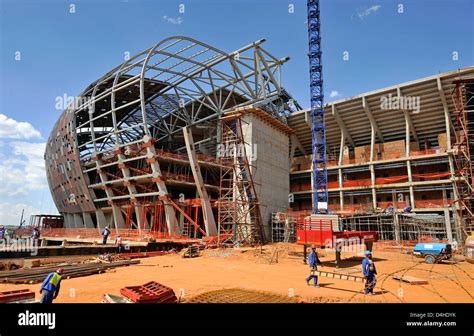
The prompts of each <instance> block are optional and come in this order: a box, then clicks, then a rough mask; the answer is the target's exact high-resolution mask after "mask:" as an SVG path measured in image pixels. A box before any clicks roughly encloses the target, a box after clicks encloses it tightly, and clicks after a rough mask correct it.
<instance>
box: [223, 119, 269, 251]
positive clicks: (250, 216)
mask: <svg viewBox="0 0 474 336" xmlns="http://www.w3.org/2000/svg"><path fill="white" fill-rule="evenodd" d="M247 145H248V144H246V142H245V140H244V138H243V132H242V120H241V118H240V115H239V114H230V115H227V116H224V117H222V118H221V143H220V151H219V153H218V156H219V158H220V184H219V201H218V218H219V224H218V243H219V244H226V243H229V242H232V243H233V244H234V245H239V244H242V243H250V244H254V243H264V242H265V237H264V231H263V223H262V217H261V214H260V204H259V201H258V198H257V193H256V191H255V184H254V182H253V177H252V172H251V170H250V164H249V162H248V158H247V154H246V146H247Z"/></svg>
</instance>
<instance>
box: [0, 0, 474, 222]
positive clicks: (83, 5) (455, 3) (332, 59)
mask: <svg viewBox="0 0 474 336" xmlns="http://www.w3.org/2000/svg"><path fill="white" fill-rule="evenodd" d="M71 3H72V4H74V5H75V13H70V4H71ZM180 4H184V6H185V8H184V9H185V11H184V13H180V12H179V5H180ZM400 4H401V5H403V13H399V12H398V11H399V5H400ZM290 5H294V12H293V13H290V11H289V9H291V8H290V7H291V6H290ZM321 15H322V20H321V22H322V39H323V42H322V46H323V65H324V90H325V96H326V101H331V100H335V99H340V98H344V97H349V96H353V95H356V94H359V93H363V92H366V91H370V90H375V89H378V88H382V87H384V86H389V85H394V84H397V83H401V82H405V81H410V80H414V79H418V78H421V77H425V76H430V75H434V74H436V73H439V72H444V71H449V70H454V69H458V68H461V67H466V66H469V65H472V64H473V63H474V62H473V56H474V42H473V41H474V2H473V1H472V0H451V1H441V0H398V1H392V0H378V1H375V0H321ZM305 20H306V1H300V0H290V1H288V0H259V1H252V0H238V1H237V0H235V1H222V0H220V1H218V0H180V1H171V0H170V1H167V0H165V1H151V0H148V1H139V0H96V1H92V0H87V1H86V0H69V1H63V0H35V1H34V0H28V1H26V0H0V114H1V115H3V117H2V116H0V179H1V180H0V225H4V224H10V223H11V222H15V223H16V222H18V220H19V215H20V214H19V213H21V208H26V209H27V212H30V213H32V212H54V211H55V209H54V205H53V203H52V201H51V197H50V196H49V191H48V188H47V185H46V181H45V178H44V170H43V168H42V165H41V161H42V146H43V147H44V143H45V141H46V139H47V137H48V136H49V132H50V130H51V128H52V126H53V124H54V122H55V121H56V120H57V118H58V116H59V114H60V111H57V110H56V109H55V100H56V97H58V96H63V95H64V94H66V95H69V96H75V95H77V94H79V93H80V92H81V91H82V90H83V89H84V88H85V87H86V86H87V85H88V84H89V83H91V82H92V81H94V80H95V79H97V78H98V77H100V76H101V75H103V74H104V73H105V72H107V71H108V70H110V69H112V68H113V67H115V66H116V65H118V64H119V63H121V62H123V58H124V53H125V52H130V54H132V55H133V54H135V53H137V52H138V51H141V50H143V49H146V48H148V47H150V46H152V45H153V44H155V43H157V42H158V41H160V40H161V39H163V38H166V37H169V36H172V35H186V36H190V37H193V38H196V39H198V40H200V41H202V42H205V43H208V44H211V45H214V46H216V47H217V48H220V49H222V50H224V51H229V52H230V51H233V50H235V49H238V48H240V47H242V46H244V45H246V44H248V43H250V42H252V41H255V40H258V39H260V38H266V39H267V42H265V44H264V47H265V48H266V49H267V50H268V51H269V52H271V53H272V54H274V55H275V56H278V57H284V56H290V57H291V60H290V61H289V62H287V63H286V64H285V66H284V67H283V84H284V86H285V87H286V89H287V90H288V91H289V92H290V93H291V94H292V95H293V96H294V97H295V98H296V99H297V100H298V101H299V102H300V104H301V105H302V106H304V107H307V106H308V105H309V84H308V81H309V75H308V59H307V48H308V47H307V31H306V29H307V28H306V25H305ZM18 52H19V53H20V56H21V59H20V60H16V59H15V58H18ZM344 52H348V54H349V60H344V59H343V54H344ZM453 52H457V53H458V55H459V59H458V60H453ZM21 148H23V149H21ZM18 212H19V213H18Z"/></svg>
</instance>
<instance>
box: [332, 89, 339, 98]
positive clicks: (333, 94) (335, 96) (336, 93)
mask: <svg viewBox="0 0 474 336" xmlns="http://www.w3.org/2000/svg"><path fill="white" fill-rule="evenodd" d="M340 96H341V94H340V93H339V91H336V90H332V91H331V93H329V97H330V98H337V97H340Z"/></svg>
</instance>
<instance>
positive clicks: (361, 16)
mask: <svg viewBox="0 0 474 336" xmlns="http://www.w3.org/2000/svg"><path fill="white" fill-rule="evenodd" d="M380 7H382V6H381V5H373V6H372V7H369V8H367V9H364V10H360V9H358V10H357V14H356V15H357V17H358V18H359V19H361V20H364V19H365V18H366V17H367V16H369V15H371V14H373V13H376V12H377V11H378V10H379V9H380Z"/></svg>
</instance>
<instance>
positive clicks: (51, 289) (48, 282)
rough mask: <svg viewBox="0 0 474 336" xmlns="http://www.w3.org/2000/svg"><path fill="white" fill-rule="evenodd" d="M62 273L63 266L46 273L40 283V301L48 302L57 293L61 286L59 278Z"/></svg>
mask: <svg viewBox="0 0 474 336" xmlns="http://www.w3.org/2000/svg"><path fill="white" fill-rule="evenodd" d="M63 273H64V268H58V269H57V270H56V271H55V272H51V273H49V274H48V276H47V277H46V279H44V281H43V283H42V284H41V289H40V294H42V297H41V300H40V303H43V304H50V303H53V300H54V299H56V297H57V296H58V294H59V288H60V287H61V278H62V276H63Z"/></svg>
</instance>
